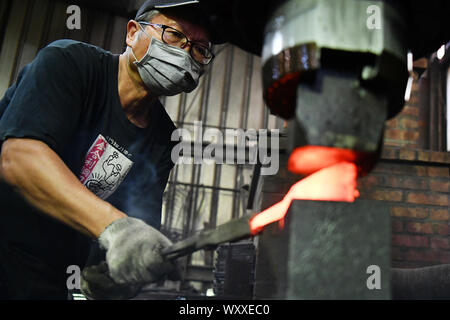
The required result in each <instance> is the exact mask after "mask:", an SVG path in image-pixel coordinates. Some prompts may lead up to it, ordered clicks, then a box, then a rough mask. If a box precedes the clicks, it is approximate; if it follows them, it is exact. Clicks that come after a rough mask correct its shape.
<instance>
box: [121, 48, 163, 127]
mask: <svg viewBox="0 0 450 320" xmlns="http://www.w3.org/2000/svg"><path fill="white" fill-rule="evenodd" d="M128 59H129V58H128V54H127V53H123V54H122V55H120V58H119V76H118V77H119V81H118V82H119V97H120V103H121V105H122V108H123V110H124V112H125V114H126V115H127V117H128V120H130V122H132V123H133V124H134V125H136V126H137V127H140V128H145V127H147V125H148V122H149V114H150V107H151V106H152V105H153V103H154V102H155V100H156V98H155V97H152V96H151V95H150V94H149V92H148V91H147V90H146V89H145V87H144V84H143V83H142V80H141V78H140V77H139V74H138V73H137V72H134V71H133V70H131V66H130V64H129V62H128Z"/></svg>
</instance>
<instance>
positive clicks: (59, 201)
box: [0, 139, 126, 237]
mask: <svg viewBox="0 0 450 320" xmlns="http://www.w3.org/2000/svg"><path fill="white" fill-rule="evenodd" d="M0 176H1V177H2V179H4V180H5V181H6V182H7V183H9V184H10V185H12V186H13V187H15V188H16V189H17V190H18V192H19V193H20V194H22V196H23V197H24V198H25V199H26V200H27V201H28V202H29V203H31V204H32V205H33V206H35V207H36V208H38V209H39V210H40V211H42V212H43V213H46V214H48V215H49V216H51V217H53V218H55V219H58V220H60V221H62V222H63V223H65V224H67V225H69V226H71V227H73V228H75V229H77V230H79V231H81V232H83V233H84V234H87V235H89V236H93V237H98V236H99V235H100V233H101V232H102V231H103V230H104V229H105V227H107V226H108V225H109V224H111V223H112V222H113V221H115V220H117V219H120V218H123V217H125V216H126V215H125V213H123V212H121V211H119V210H117V209H116V208H114V207H113V206H112V205H110V204H109V203H107V202H106V201H103V200H102V199H100V198H98V197H97V196H96V195H94V194H93V193H92V192H90V191H89V190H88V189H87V188H86V187H85V186H83V185H82V184H81V182H80V181H79V180H78V178H77V177H76V176H75V175H74V174H73V173H72V172H71V171H70V169H69V168H68V167H67V166H66V165H65V164H64V162H63V161H62V160H61V159H60V158H59V156H58V155H57V154H56V153H55V152H54V151H53V150H52V149H51V148H49V147H48V146H47V145H46V144H45V143H43V142H40V141H37V140H32V139H8V140H7V141H5V142H4V143H3V147H2V153H1V157H0Z"/></svg>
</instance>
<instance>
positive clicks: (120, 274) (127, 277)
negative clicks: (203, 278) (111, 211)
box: [99, 217, 180, 286]
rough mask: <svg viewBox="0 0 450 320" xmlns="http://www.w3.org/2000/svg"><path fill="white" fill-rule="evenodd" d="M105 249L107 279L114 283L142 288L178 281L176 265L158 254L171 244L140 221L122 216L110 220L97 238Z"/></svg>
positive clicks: (178, 273)
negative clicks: (148, 285)
mask: <svg viewBox="0 0 450 320" xmlns="http://www.w3.org/2000/svg"><path fill="white" fill-rule="evenodd" d="M99 244H100V246H101V247H102V248H103V249H106V263H107V266H108V269H109V276H110V277H111V279H112V280H113V281H114V282H115V283H116V284H119V285H120V284H122V285H135V286H143V285H145V284H149V283H153V282H157V281H159V280H162V279H163V278H164V276H166V275H167V276H168V278H169V279H170V280H175V281H176V280H179V279H180V272H179V268H178V266H177V265H176V264H175V263H174V262H173V261H170V260H168V259H165V258H164V257H163V256H162V255H161V251H162V250H163V249H164V248H166V247H168V246H170V245H171V244H172V242H171V241H170V240H169V239H168V238H167V237H166V236H164V235H163V234H162V233H161V232H159V231H158V230H156V229H155V228H153V227H151V226H149V225H148V224H146V223H145V222H144V221H142V220H140V219H136V218H131V217H126V218H121V219H119V220H116V221H114V222H113V223H112V224H110V225H109V226H108V227H107V228H106V229H105V230H104V231H103V232H102V234H101V235H100V237H99Z"/></svg>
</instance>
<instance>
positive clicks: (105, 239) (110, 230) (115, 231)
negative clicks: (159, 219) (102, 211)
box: [98, 217, 147, 250]
mask: <svg viewBox="0 0 450 320" xmlns="http://www.w3.org/2000/svg"><path fill="white" fill-rule="evenodd" d="M146 225H147V224H146V223H145V222H144V221H142V220H140V219H136V218H131V217H125V218H120V219H117V220H115V221H113V222H112V223H111V224H110V225H109V226H107V227H106V228H105V230H103V232H102V233H101V234H100V236H99V237H98V242H99V244H100V247H101V248H102V249H106V250H108V249H109V248H110V247H111V245H112V243H113V242H114V239H116V238H117V237H119V236H120V235H122V234H123V233H130V232H131V233H132V232H133V230H134V229H136V228H142V227H143V226H146Z"/></svg>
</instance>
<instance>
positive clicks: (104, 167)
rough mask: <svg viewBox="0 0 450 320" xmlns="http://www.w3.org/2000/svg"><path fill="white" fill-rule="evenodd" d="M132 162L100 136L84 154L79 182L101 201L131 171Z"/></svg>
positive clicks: (111, 192)
mask: <svg viewBox="0 0 450 320" xmlns="http://www.w3.org/2000/svg"><path fill="white" fill-rule="evenodd" d="M132 165H133V161H131V160H130V159H128V157H126V156H125V155H124V154H123V153H122V152H120V151H119V150H118V149H117V148H115V147H114V146H113V145H111V144H110V143H109V142H108V141H107V140H106V139H105V138H104V137H103V136H102V135H101V134H100V135H99V136H98V137H97V139H96V140H95V142H94V143H93V145H92V146H91V148H90V149H89V151H88V152H87V154H86V157H85V160H84V164H83V168H82V169H81V174H80V181H81V183H82V184H83V185H85V186H86V187H87V188H88V189H89V190H91V191H92V192H93V193H94V194H96V195H97V196H98V197H100V198H101V199H106V198H108V197H109V196H110V195H111V194H113V193H114V191H115V190H116V189H117V187H118V186H119V185H120V183H121V182H122V181H123V179H125V177H126V175H127V174H128V172H129V171H130V169H131V166H132Z"/></svg>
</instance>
